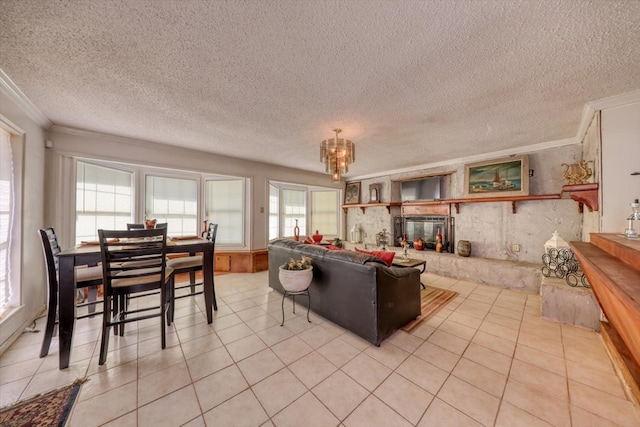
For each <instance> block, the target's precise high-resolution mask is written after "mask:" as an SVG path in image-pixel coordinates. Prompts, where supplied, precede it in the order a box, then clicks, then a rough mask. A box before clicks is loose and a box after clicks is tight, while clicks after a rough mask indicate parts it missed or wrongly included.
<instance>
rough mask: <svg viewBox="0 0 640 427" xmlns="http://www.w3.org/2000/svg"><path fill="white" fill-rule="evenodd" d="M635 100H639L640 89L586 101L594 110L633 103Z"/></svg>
mask: <svg viewBox="0 0 640 427" xmlns="http://www.w3.org/2000/svg"><path fill="white" fill-rule="evenodd" d="M635 102H640V89H636V90H634V91H631V92H627V93H621V94H619V95H614V96H609V97H607V98H602V99H596V100H595V101H590V102H587V105H588V106H590V107H591V108H593V109H594V110H606V109H607V108H615V107H622V106H623V105H627V104H633V103H635Z"/></svg>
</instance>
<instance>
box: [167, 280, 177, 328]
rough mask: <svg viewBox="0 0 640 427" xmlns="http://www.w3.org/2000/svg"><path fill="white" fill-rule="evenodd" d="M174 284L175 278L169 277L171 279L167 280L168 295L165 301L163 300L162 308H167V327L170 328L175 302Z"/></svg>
mask: <svg viewBox="0 0 640 427" xmlns="http://www.w3.org/2000/svg"><path fill="white" fill-rule="evenodd" d="M175 298H176V282H175V278H174V277H171V279H170V280H169V293H168V296H167V297H166V300H164V306H165V307H167V306H168V308H167V310H166V312H167V326H171V324H172V323H173V316H174V313H175V301H176V299H175Z"/></svg>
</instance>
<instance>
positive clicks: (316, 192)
mask: <svg viewBox="0 0 640 427" xmlns="http://www.w3.org/2000/svg"><path fill="white" fill-rule="evenodd" d="M339 200H340V190H337V189H331V188H318V187H306V186H301V185H293V184H284V183H277V182H271V183H269V240H273V239H277V238H281V237H292V236H293V234H294V233H293V228H294V227H295V225H296V220H297V221H298V227H300V234H301V235H308V236H309V235H312V234H313V233H314V232H315V230H318V232H319V233H320V234H322V235H324V236H328V237H330V236H339V235H340V224H341V222H340V206H339Z"/></svg>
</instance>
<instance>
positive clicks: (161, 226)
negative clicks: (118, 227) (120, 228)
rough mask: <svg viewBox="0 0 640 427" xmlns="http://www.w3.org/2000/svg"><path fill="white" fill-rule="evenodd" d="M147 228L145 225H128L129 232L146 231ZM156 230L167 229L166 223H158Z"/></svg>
mask: <svg viewBox="0 0 640 427" xmlns="http://www.w3.org/2000/svg"><path fill="white" fill-rule="evenodd" d="M145 228H146V226H145V225H144V224H137V223H132V224H127V230H144V229H145ZM154 228H167V223H166V222H157V223H156V225H155V227H154Z"/></svg>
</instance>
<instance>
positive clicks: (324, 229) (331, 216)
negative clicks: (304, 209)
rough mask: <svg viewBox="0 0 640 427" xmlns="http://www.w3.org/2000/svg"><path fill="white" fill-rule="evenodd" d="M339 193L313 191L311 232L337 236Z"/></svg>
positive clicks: (333, 191)
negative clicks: (316, 231)
mask: <svg viewBox="0 0 640 427" xmlns="http://www.w3.org/2000/svg"><path fill="white" fill-rule="evenodd" d="M338 209H339V207H338V192H337V191H335V190H311V232H315V230H318V232H319V233H320V234H323V235H324V234H326V235H332V236H337V235H339V232H338V215H336V212H338Z"/></svg>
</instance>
